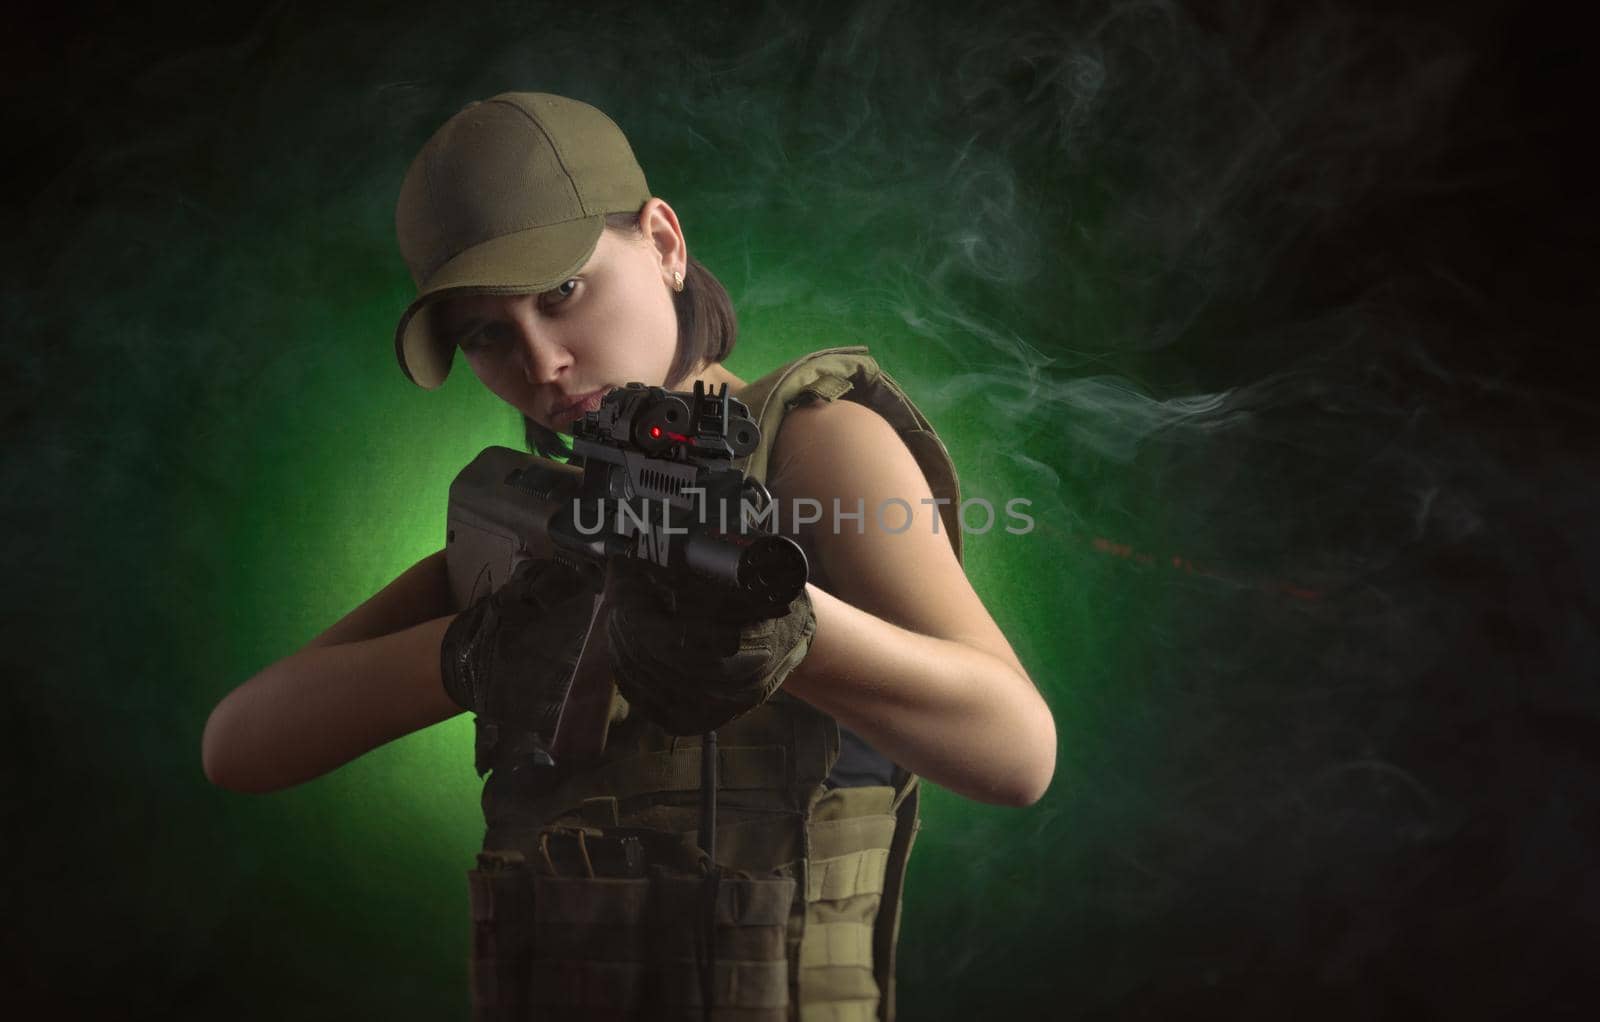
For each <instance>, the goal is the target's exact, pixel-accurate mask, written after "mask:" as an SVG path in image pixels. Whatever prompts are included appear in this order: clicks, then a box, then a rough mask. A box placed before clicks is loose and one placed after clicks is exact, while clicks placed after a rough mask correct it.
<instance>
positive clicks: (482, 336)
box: [456, 323, 506, 355]
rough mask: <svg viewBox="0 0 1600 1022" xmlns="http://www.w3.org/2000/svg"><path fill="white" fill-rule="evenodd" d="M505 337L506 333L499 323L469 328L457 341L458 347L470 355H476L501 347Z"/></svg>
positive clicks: (482, 324)
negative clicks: (500, 344)
mask: <svg viewBox="0 0 1600 1022" xmlns="http://www.w3.org/2000/svg"><path fill="white" fill-rule="evenodd" d="M505 335H506V331H505V330H504V329H502V325H501V324H499V323H478V324H474V325H471V326H468V328H467V330H466V332H465V333H464V334H462V335H461V338H460V339H459V340H457V341H456V346H457V347H459V348H460V349H461V350H462V351H463V352H466V353H467V354H469V355H470V354H476V353H478V352H482V351H487V350H489V349H491V348H494V347H497V346H499V343H500V341H502V340H503V339H504V338H505Z"/></svg>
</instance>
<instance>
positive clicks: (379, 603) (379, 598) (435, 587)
mask: <svg viewBox="0 0 1600 1022" xmlns="http://www.w3.org/2000/svg"><path fill="white" fill-rule="evenodd" d="M455 611H456V607H455V606H454V604H453V601H452V598H451V595H450V574H449V570H448V569H447V568H446V566H445V559H444V551H443V550H439V551H437V552H435V553H431V554H429V555H428V556H426V557H424V558H423V559H422V560H420V561H418V562H417V563H416V564H413V565H412V566H411V567H409V568H407V569H406V570H405V571H404V572H402V573H401V574H400V576H399V577H398V578H396V579H395V580H394V581H393V582H390V583H389V584H388V585H386V586H384V587H383V588H382V589H380V590H379V591H378V592H377V593H376V594H374V595H373V596H372V598H371V599H369V600H367V601H366V602H365V603H363V604H361V606H359V607H357V608H356V609H354V610H352V611H351V612H350V613H348V614H346V615H345V616H344V617H342V618H340V619H339V620H338V621H336V622H334V623H333V625H332V626H330V627H329V628H328V629H327V630H326V631H324V632H323V633H322V634H321V635H318V636H317V637H316V638H315V639H312V640H311V641H310V642H309V643H307V644H306V648H307V649H310V648H313V647H316V646H338V645H343V644H344V643H347V642H359V641H361V640H362V639H374V638H377V637H378V636H380V635H390V634H392V633H394V632H398V631H401V630H403V629H406V628H410V627H412V626H413V625H418V624H421V623H422V622H424V621H431V620H432V619H434V618H436V617H444V616H445V615H448V614H453V613H455Z"/></svg>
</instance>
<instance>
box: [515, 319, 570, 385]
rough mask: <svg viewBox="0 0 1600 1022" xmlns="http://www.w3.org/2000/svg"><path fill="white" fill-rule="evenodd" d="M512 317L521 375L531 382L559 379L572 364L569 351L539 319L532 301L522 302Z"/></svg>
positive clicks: (537, 382)
mask: <svg viewBox="0 0 1600 1022" xmlns="http://www.w3.org/2000/svg"><path fill="white" fill-rule="evenodd" d="M515 319H516V325H517V350H518V352H519V353H520V356H521V359H522V373H523V376H524V377H525V378H526V379H527V381H528V382H529V383H533V384H543V383H555V382H556V381H558V380H560V379H561V377H562V376H564V375H565V374H566V372H567V370H568V369H569V368H570V367H571V365H572V353H571V352H570V351H568V350H567V348H566V346H565V345H564V344H563V343H562V342H561V339H560V338H559V337H558V336H556V334H555V332H554V331H553V330H552V329H551V327H550V324H549V323H546V322H541V321H540V319H539V314H538V311H537V309H536V308H535V307H534V303H533V302H531V301H529V302H526V303H522V304H521V306H520V307H519V308H518V310H517V315H516V317H515Z"/></svg>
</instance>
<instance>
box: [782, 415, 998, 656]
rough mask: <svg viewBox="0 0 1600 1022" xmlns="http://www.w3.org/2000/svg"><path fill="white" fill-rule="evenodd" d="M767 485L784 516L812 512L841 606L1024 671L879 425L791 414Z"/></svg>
mask: <svg viewBox="0 0 1600 1022" xmlns="http://www.w3.org/2000/svg"><path fill="white" fill-rule="evenodd" d="M768 479H769V487H770V488H771V490H772V493H773V496H774V497H776V498H777V499H778V500H779V501H780V502H781V504H780V506H781V507H782V509H783V511H784V513H785V514H786V515H787V514H788V513H789V511H790V508H791V507H793V506H795V502H797V501H803V500H811V501H815V502H816V504H815V505H813V510H814V511H816V512H817V513H819V514H820V520H818V521H816V522H815V523H814V524H812V525H810V526H808V530H809V534H808V538H809V539H810V541H811V542H810V545H811V547H812V548H813V549H814V550H816V552H817V556H818V557H819V559H820V560H821V561H822V567H823V569H824V570H825V571H826V572H827V576H828V578H830V579H832V580H833V582H834V585H835V588H836V595H837V596H839V597H840V598H842V599H844V600H846V601H847V602H849V603H851V604H853V605H854V606H856V607H859V608H860V609H862V610H865V611H867V612H869V613H871V614H874V615H876V616H878V617H880V618H883V619H884V620H886V621H889V622H891V623H893V624H897V625H899V626H901V627H903V628H908V629H910V630H912V631H915V632H919V633H921V634H923V635H932V636H935V637H939V638H946V639H954V640H956V641H959V642H963V643H965V644H967V645H971V646H973V647H974V648H977V649H981V650H984V651H986V652H989V653H992V654H994V655H995V656H998V657H1000V658H1001V659H1003V660H1005V661H1006V662H1007V663H1010V664H1013V665H1015V666H1016V667H1017V669H1018V670H1019V671H1020V670H1021V665H1020V664H1018V663H1017V660H1016V655H1015V653H1013V652H1012V650H1011V646H1010V644H1009V643H1008V642H1007V641H1006V639H1005V637H1004V636H1003V635H1002V634H1001V632H1000V629H999V627H998V626H997V625H996V624H995V623H994V619H993V618H992V617H991V616H990V614H989V612H988V610H987V608H985V607H984V605H983V602H982V600H981V599H980V598H979V597H978V595H977V593H976V592H974V591H973V588H972V585H971V583H970V582H969V581H968V580H967V576H966V572H965V571H963V570H962V567H961V563H960V562H959V561H958V560H957V559H956V556H955V551H954V549H953V548H952V546H951V543H950V537H949V535H948V533H947V532H946V530H945V528H944V522H943V520H942V519H941V518H940V516H939V511H938V507H937V505H936V504H935V503H934V498H933V491H932V488H931V487H930V486H929V484H928V480H927V478H926V477H925V476H924V475H923V473H922V469H921V467H920V466H919V465H918V464H917V460H916V457H915V456H914V455H913V454H912V453H911V450H910V449H909V448H908V447H906V445H905V442H904V441H903V440H901V439H900V434H899V433H898V432H896V430H895V428H894V427H893V426H892V425H890V424H889V422H888V420H886V419H884V418H883V416H881V415H879V414H878V413H877V412H875V411H873V410H872V409H871V408H868V407H866V406H865V405H862V404H858V403H856V402H854V401H848V400H838V401H831V402H816V403H813V404H811V405H806V406H801V407H798V408H795V409H793V410H791V411H790V412H789V414H788V415H787V416H785V418H784V421H783V428H782V430H781V431H780V432H779V435H778V437H777V439H776V441H775V446H774V448H773V458H772V470H771V471H770V472H769V475H768Z"/></svg>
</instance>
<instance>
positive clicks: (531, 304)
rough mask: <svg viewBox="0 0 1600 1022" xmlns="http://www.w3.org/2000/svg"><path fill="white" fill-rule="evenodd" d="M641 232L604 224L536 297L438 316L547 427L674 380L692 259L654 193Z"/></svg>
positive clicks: (458, 301) (485, 373)
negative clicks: (565, 274)
mask: <svg viewBox="0 0 1600 1022" xmlns="http://www.w3.org/2000/svg"><path fill="white" fill-rule="evenodd" d="M640 222H641V224H642V226H643V227H644V235H643V236H642V237H641V236H639V235H636V234H632V233H620V232H617V231H613V230H609V229H607V230H605V231H602V232H601V234H600V241H599V243H598V244H596V246H595V250H594V254H593V255H592V256H591V257H590V258H589V261H588V262H587V263H585V264H584V265H583V267H582V269H580V270H579V271H578V272H577V273H576V274H575V275H574V276H573V277H572V278H571V279H569V280H567V281H565V282H563V283H562V284H560V285H558V286H556V287H555V288H553V289H551V290H549V291H546V292H544V293H542V294H536V295H462V296H459V297H456V298H451V299H447V300H444V301H442V302H441V303H440V305H439V307H438V308H437V309H436V310H435V311H434V316H435V317H436V318H435V323H436V325H437V327H438V328H439V329H442V330H445V331H446V336H448V337H451V338H453V339H454V340H455V341H456V344H457V345H458V346H459V347H460V349H461V352H462V354H463V356H464V357H465V358H466V360H467V364H468V365H470V366H471V367H472V371H473V372H474V373H475V374H477V377H478V379H480V380H482V381H483V384H484V386H486V387H488V388H489V389H490V390H491V391H493V392H494V394H495V395H497V396H498V397H499V398H500V399H501V400H503V401H505V402H506V403H507V404H509V405H511V406H512V407H513V408H516V409H517V410H518V411H520V412H522V414H524V415H526V416H527V417H528V418H530V419H532V420H533V421H534V422H537V423H539V424H540V425H542V426H545V427H547V428H549V429H553V430H558V431H560V432H563V433H566V432H570V430H571V427H572V421H573V420H574V419H577V418H580V417H582V415H583V413H584V412H585V411H593V410H594V409H595V408H598V407H599V401H600V398H601V397H603V396H604V394H605V392H606V391H608V390H611V389H612V388H614V387H621V386H622V385H624V384H626V383H630V382H633V381H638V382H640V383H644V384H647V385H650V386H661V385H663V384H665V383H666V382H667V371H668V369H669V368H670V367H671V365H672V359H673V356H674V355H675V354H676V353H677V348H678V319H677V314H676V312H675V310H674V308H673V304H672V288H671V284H670V281H671V279H672V274H673V272H674V271H677V272H679V273H682V272H683V271H684V264H685V262H686V253H685V249H684V245H683V235H682V233H681V231H680V230H679V228H678V223H677V218H676V217H675V216H674V215H673V213H672V210H671V208H670V207H668V206H667V205H666V204H665V203H663V202H661V201H660V200H659V199H651V200H650V202H649V203H648V204H647V205H646V206H645V208H644V210H643V211H642V216H641V218H640Z"/></svg>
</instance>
